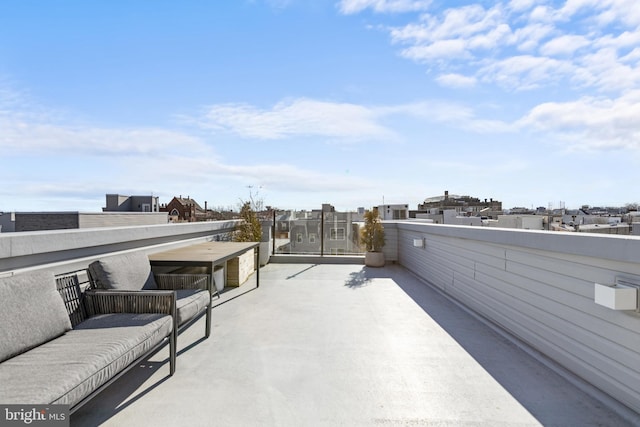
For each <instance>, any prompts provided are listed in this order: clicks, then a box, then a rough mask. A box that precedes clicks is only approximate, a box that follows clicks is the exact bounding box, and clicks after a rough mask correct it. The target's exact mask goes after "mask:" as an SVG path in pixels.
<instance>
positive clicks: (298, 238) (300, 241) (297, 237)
mask: <svg viewBox="0 0 640 427" xmlns="http://www.w3.org/2000/svg"><path fill="white" fill-rule="evenodd" d="M296 242H298V243H302V233H297V234H296Z"/></svg>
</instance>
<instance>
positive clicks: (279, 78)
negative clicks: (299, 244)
mask: <svg viewBox="0 0 640 427" xmlns="http://www.w3.org/2000/svg"><path fill="white" fill-rule="evenodd" d="M639 68H640V10H638V8H637V7H635V2H634V1H632V0H607V1H592V0H569V1H555V0H510V1H501V2H500V1H499V2H494V1H461V2H456V3H455V6H447V4H446V2H442V1H436V0H433V1H429V0H340V1H337V0H317V1H309V0H247V1H238V2H224V4H214V3H211V4H209V3H208V2H196V1H185V2H180V3H179V4H177V3H176V4H174V3H172V2H134V3H131V2H124V1H113V2H109V3H93V2H91V3H86V2H80V1H76V0H65V1H62V2H56V3H55V4H54V3H39V2H34V1H17V0H9V1H7V2H5V3H3V6H2V9H1V13H0V152H1V153H2V154H1V155H0V179H1V180H2V183H3V185H2V189H1V190H0V211H43V210H78V211H99V210H100V209H101V208H102V207H103V206H104V196H105V194H107V193H119V194H125V195H142V194H153V195H155V196H158V197H160V199H161V201H164V202H165V203H166V202H167V201H169V200H171V198H172V197H173V196H177V195H180V194H182V195H186V194H187V193H189V195H190V196H191V197H192V198H194V199H195V200H197V201H198V202H200V203H204V201H207V202H208V205H209V206H211V207H214V206H236V205H237V204H238V201H239V200H240V199H243V200H246V199H247V198H248V197H249V195H250V192H252V191H253V192H254V193H257V194H259V196H260V197H261V198H262V199H263V200H264V203H265V205H271V206H275V207H278V208H282V209H296V208H297V209H304V208H306V209H309V208H314V207H317V206H320V205H321V204H322V203H331V204H333V205H334V206H335V207H336V209H337V210H350V209H353V208H355V207H358V206H365V207H369V206H376V205H380V204H383V203H384V204H396V203H409V204H410V206H412V205H415V204H417V203H420V202H421V201H422V200H424V199H425V198H427V197H432V196H435V195H439V194H442V193H443V192H444V190H449V192H450V193H451V194H460V195H469V196H472V197H478V198H481V199H484V198H494V199H497V200H501V201H502V202H503V207H504V208H505V209H509V208H511V207H518V206H522V207H527V208H529V207H534V208H535V207H538V206H543V207H547V206H548V205H549V204H550V203H551V204H556V203H558V204H559V203H561V202H562V203H564V204H565V206H566V207H567V208H574V209H575V208H579V207H580V206H582V205H584V204H588V205H591V206H624V205H626V204H629V203H637V202H638V200H637V196H635V194H634V191H633V186H632V184H633V183H634V182H636V181H637V180H638V178H640V174H639V172H638V170H640V169H639V166H640V162H639V160H640V159H639V154H640V122H638V120H637V117H639V116H640V69H639ZM630 184H631V185H630Z"/></svg>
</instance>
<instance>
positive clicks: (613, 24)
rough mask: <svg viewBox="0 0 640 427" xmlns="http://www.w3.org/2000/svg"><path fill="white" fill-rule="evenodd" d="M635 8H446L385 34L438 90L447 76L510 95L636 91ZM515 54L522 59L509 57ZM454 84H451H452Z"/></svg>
mask: <svg viewBox="0 0 640 427" xmlns="http://www.w3.org/2000/svg"><path fill="white" fill-rule="evenodd" d="M636 3H637V1H636V0H568V1H566V2H562V4H559V5H558V4H556V3H553V2H548V1H544V0H511V1H510V2H507V3H497V4H494V5H493V6H491V7H488V8H484V7H483V6H481V5H480V4H472V5H465V6H459V7H450V8H447V9H444V10H441V11H430V12H429V13H424V14H421V15H419V16H417V17H416V18H415V19H413V20H412V21H411V22H408V23H406V24H405V25H403V26H396V27H391V28H388V31H389V35H390V37H391V41H392V43H394V44H399V45H402V46H401V48H400V54H401V56H402V57H404V58H407V59H410V60H412V61H415V62H418V63H424V64H428V66H429V69H430V70H434V69H435V70H436V73H434V74H435V75H436V76H438V77H436V79H437V81H438V83H440V84H443V83H445V84H446V82H447V78H446V77H443V76H448V75H450V74H461V75H465V76H468V77H470V78H471V77H475V79H476V82H485V83H491V84H493V83H497V84H499V85H501V86H503V87H505V88H507V89H509V90H513V89H520V90H521V89H536V88H540V87H542V86H543V85H545V84H549V83H552V82H565V83H572V84H573V85H574V86H573V87H572V88H573V89H586V88H595V89H597V90H601V91H622V90H629V89H631V88H637V87H639V85H640V80H639V79H638V78H635V75H640V73H639V72H638V71H639V64H638V59H637V55H636V54H635V53H634V49H636V48H637V46H638V45H639V44H640V7H636V6H637V4H636ZM514 48H515V49H516V50H517V51H519V52H521V53H525V55H522V54H518V53H515V52H514ZM452 82H453V83H454V84H455V81H452Z"/></svg>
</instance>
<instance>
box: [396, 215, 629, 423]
mask: <svg viewBox="0 0 640 427" xmlns="http://www.w3.org/2000/svg"><path fill="white" fill-rule="evenodd" d="M393 226H394V224H385V231H387V230H389V231H390V230H391V228H393ZM395 228H396V234H397V250H398V253H397V258H398V262H399V263H400V264H401V265H403V266H404V267H406V268H407V269H409V270H410V271H412V272H413V273H415V274H416V275H417V276H419V277H421V278H422V279H424V281H425V282H427V283H429V284H431V285H432V286H435V287H437V288H439V289H440V290H441V291H442V292H444V293H445V294H446V295H448V296H450V297H451V298H452V299H454V300H456V301H458V302H460V303H462V304H463V305H465V306H466V307H468V308H470V309H471V310H473V311H474V312H476V313H478V314H479V315H480V316H482V317H484V318H485V319H487V320H489V321H490V322H493V323H494V324H496V325H498V326H499V327H501V328H502V329H504V330H506V331H508V332H510V333H511V334H512V335H514V336H515V337H517V338H518V339H520V340H521V341H523V342H524V343H526V344H528V345H529V346H530V347H531V348H533V349H534V351H537V352H540V353H541V354H542V355H544V356H546V357H547V358H548V359H550V360H551V361H553V363H556V364H558V365H559V366H561V367H563V368H564V369H566V370H568V371H569V372H571V373H572V374H574V375H576V376H577V377H578V378H580V379H582V380H584V381H586V382H587V383H589V384H591V385H592V386H595V387H596V388H597V389H599V390H600V391H603V392H604V393H605V394H606V395H608V396H610V397H612V398H613V399H615V401H617V402H620V403H622V404H623V405H626V406H627V407H628V408H631V409H632V410H633V411H636V412H638V413H640V313H638V312H637V311H635V310H613V309H611V308H607V307H605V306H603V305H600V304H597V303H596V302H595V295H594V294H595V283H601V284H614V283H616V280H619V279H620V278H623V279H624V280H625V281H628V282H631V283H640V238H638V237H631V236H615V235H613V236H608V235H597V234H586V233H560V232H548V231H527V230H512V229H498V228H487V227H465V226H446V225H438V224H418V223H415V222H413V223H412V222H397V223H395ZM389 235H390V236H392V235H393V233H389ZM416 240H420V241H422V242H423V245H422V246H419V245H418V246H416V245H415V244H414V242H415V241H416ZM392 246H393V245H392Z"/></svg>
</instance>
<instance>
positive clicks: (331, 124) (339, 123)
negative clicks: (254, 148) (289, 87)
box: [194, 98, 394, 140]
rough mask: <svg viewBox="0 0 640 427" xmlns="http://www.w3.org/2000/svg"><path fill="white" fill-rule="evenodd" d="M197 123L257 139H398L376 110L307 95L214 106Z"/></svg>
mask: <svg viewBox="0 0 640 427" xmlns="http://www.w3.org/2000/svg"><path fill="white" fill-rule="evenodd" d="M194 122H195V123H197V124H198V125H199V126H200V127H202V128H205V129H211V130H214V131H228V132H232V133H235V134H237V135H240V136H242V137H245V138H257V139H283V138H290V137H294V136H303V135H304V136H319V137H325V138H338V139H342V140H362V139H388V138H394V133H393V132H392V131H391V130H389V129H387V128H386V127H384V126H382V125H381V124H379V123H378V122H377V116H376V112H375V111H374V110H372V109H370V108H367V107H364V106H361V105H356V104H348V103H332V102H325V101H316V100H312V99H305V98H301V99H294V100H288V101H282V102H280V103H278V104H276V105H274V106H273V107H272V108H270V109H259V108H256V107H254V106H251V105H246V104H221V105H214V106H211V107H209V108H207V110H206V112H205V113H204V115H203V116H201V117H199V118H196V119H195V120H194Z"/></svg>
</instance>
